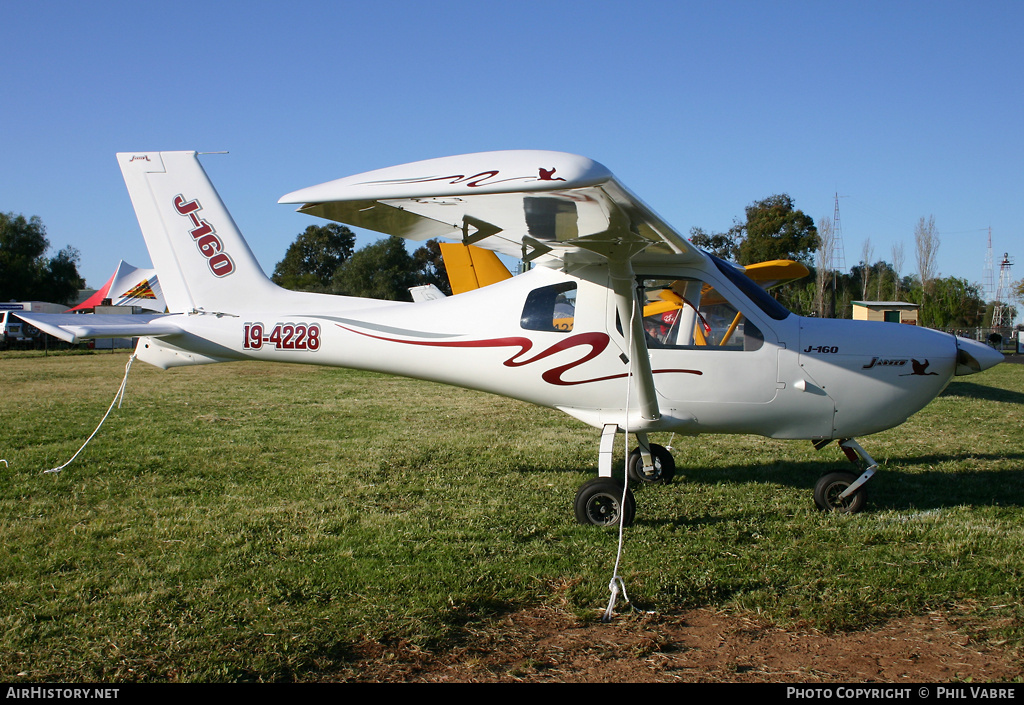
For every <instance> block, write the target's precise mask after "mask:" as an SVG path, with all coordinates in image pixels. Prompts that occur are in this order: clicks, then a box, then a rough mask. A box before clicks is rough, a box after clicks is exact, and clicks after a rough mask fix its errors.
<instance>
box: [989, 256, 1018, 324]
mask: <svg viewBox="0 0 1024 705" xmlns="http://www.w3.org/2000/svg"><path fill="white" fill-rule="evenodd" d="M1012 266H1013V260H1012V259H1010V255H1009V253H1006V252H1004V253H1003V261H1002V262H1000V263H999V287H998V288H997V289H996V299H995V301H996V302H995V305H994V306H993V308H992V327H993V328H1009V327H1010V326H1011V325H1013V321H1012V320H1010V305H1009V303H1008V302H1009V300H1010V297H1011V296H1012V294H1011V292H1010V284H1011V282H1010V267H1012Z"/></svg>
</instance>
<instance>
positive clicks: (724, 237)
mask: <svg viewBox="0 0 1024 705" xmlns="http://www.w3.org/2000/svg"><path fill="white" fill-rule="evenodd" d="M742 227H743V226H741V225H735V226H733V227H732V228H731V229H730V230H729V231H728V232H725V233H708V232H706V231H705V230H704V228H690V238H689V239H690V242H692V243H693V244H694V245H696V246H697V247H699V248H701V249H702V250H706V251H707V252H710V253H711V254H713V255H714V256H715V257H720V258H722V259H724V260H730V261H735V259H736V255H737V253H738V251H739V244H738V238H739V236H740V234H741V230H742Z"/></svg>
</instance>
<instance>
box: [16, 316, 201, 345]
mask: <svg viewBox="0 0 1024 705" xmlns="http://www.w3.org/2000/svg"><path fill="white" fill-rule="evenodd" d="M15 315H17V316H18V318H20V319H21V320H23V321H25V322H26V323H28V324H30V325H33V326H35V327H36V328H38V329H39V330H42V331H45V332H46V333H49V334H50V335H52V336H54V337H56V338H60V339H61V340H65V341H67V342H69V343H72V344H74V343H77V342H79V341H80V340H82V339H86V338H140V337H143V336H150V337H154V338H155V337H160V336H163V335H174V334H176V333H181V332H182V328H181V326H179V325H177V324H176V323H175V322H174V320H175V318H176V317H175V316H174V315H167V314H154V315H150V316H146V315H128V314H124V315H122V314H89V315H85V316H83V315H81V314H75V313H67V314H65V313H54V314H46V313H23V312H21V311H18V312H17V313H16V314H15Z"/></svg>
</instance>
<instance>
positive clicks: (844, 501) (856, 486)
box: [814, 438, 878, 514]
mask: <svg viewBox="0 0 1024 705" xmlns="http://www.w3.org/2000/svg"><path fill="white" fill-rule="evenodd" d="M824 445H825V443H821V444H817V443H816V444H815V447H816V448H819V449H820V448H823V447H824ZM839 447H840V448H842V449H843V452H844V453H845V454H846V457H847V458H849V460H850V462H851V463H854V464H857V463H858V461H860V460H863V461H864V463H866V465H867V467H866V468H865V470H864V471H863V472H862V473H861V474H860V475H856V474H854V473H852V472H843V471H840V472H830V473H827V474H825V475H822V476H821V478H820V479H819V480H818V482H817V483H816V484H815V485H814V504H815V505H816V506H817V507H818V509H820V510H822V511H823V512H840V513H842V514H855V513H857V512H859V511H861V510H862V509H864V505H865V504H866V503H867V491H866V488H865V487H864V484H865V483H866V482H867V481H868V480H870V479H871V477H872V476H873V475H874V474H875V471H876V470H878V463H876V462H875V460H874V458H872V457H871V456H870V455H868V453H867V451H866V450H864V449H863V448H861V447H860V444H859V443H857V441H855V440H853V439H852V438H847V439H845V440H840V441H839Z"/></svg>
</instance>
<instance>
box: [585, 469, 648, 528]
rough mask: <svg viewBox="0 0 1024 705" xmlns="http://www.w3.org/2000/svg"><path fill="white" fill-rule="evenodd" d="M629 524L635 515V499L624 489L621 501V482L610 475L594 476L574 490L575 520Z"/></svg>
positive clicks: (609, 524) (615, 524)
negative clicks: (624, 494) (620, 518)
mask: <svg viewBox="0 0 1024 705" xmlns="http://www.w3.org/2000/svg"><path fill="white" fill-rule="evenodd" d="M620 514H621V515H622V523H623V524H624V525H625V526H630V525H632V523H633V519H634V518H635V517H636V500H634V499H633V493H632V492H631V491H629V490H626V501H625V502H624V503H623V501H622V483H621V482H619V481H618V480H615V479H613V478H610V477H596V478H594V479H593V480H588V481H587V482H584V483H583V485H581V486H580V489H579V490H578V491H577V492H576V521H578V522H579V523H580V524H592V525H593V526H618V524H619V516H620Z"/></svg>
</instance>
